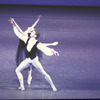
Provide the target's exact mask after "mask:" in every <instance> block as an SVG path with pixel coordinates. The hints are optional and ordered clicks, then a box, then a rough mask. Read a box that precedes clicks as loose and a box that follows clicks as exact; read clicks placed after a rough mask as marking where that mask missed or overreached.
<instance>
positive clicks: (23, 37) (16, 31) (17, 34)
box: [9, 18, 28, 43]
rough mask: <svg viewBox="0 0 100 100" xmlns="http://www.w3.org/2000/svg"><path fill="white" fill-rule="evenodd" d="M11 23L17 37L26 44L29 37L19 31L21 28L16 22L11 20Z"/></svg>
mask: <svg viewBox="0 0 100 100" xmlns="http://www.w3.org/2000/svg"><path fill="white" fill-rule="evenodd" d="M9 21H10V23H11V24H12V25H13V30H14V33H15V35H16V36H17V37H18V38H19V39H21V40H22V41H24V42H25V43H26V41H27V38H28V37H27V36H26V35H24V34H22V33H21V31H20V30H19V27H18V26H17V24H16V22H15V21H14V19H13V18H11V19H10V20H9Z"/></svg>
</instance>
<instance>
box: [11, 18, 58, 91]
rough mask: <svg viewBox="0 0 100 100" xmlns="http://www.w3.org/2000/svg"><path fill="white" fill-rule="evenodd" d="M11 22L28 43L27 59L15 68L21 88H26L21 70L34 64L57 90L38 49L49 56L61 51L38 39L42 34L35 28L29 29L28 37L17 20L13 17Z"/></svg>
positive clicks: (17, 33) (16, 31)
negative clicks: (41, 61) (42, 62)
mask: <svg viewBox="0 0 100 100" xmlns="http://www.w3.org/2000/svg"><path fill="white" fill-rule="evenodd" d="M10 22H11V24H12V25H13V29H14V31H15V34H16V35H17V36H18V37H19V38H20V39H21V40H22V41H24V42H25V44H26V45H25V46H26V59H25V60H23V61H22V62H21V63H20V64H19V66H18V67H17V68H16V70H15V72H16V74H17V77H18V79H19V82H20V87H19V89H20V90H25V88H24V80H23V75H22V73H21V71H22V70H23V69H25V68H27V67H29V65H30V64H32V65H33V66H34V67H36V68H37V70H38V71H39V72H40V73H41V74H42V75H43V76H44V78H45V79H46V80H47V81H48V82H49V84H50V85H51V87H52V89H53V91H57V89H56V87H55V85H54V84H53V82H52V80H51V77H50V76H49V75H48V74H47V73H46V72H45V70H44V69H43V67H42V65H41V63H40V62H39V60H38V56H36V52H37V49H39V50H41V51H42V52H43V53H45V54H46V55H48V56H52V55H53V54H55V55H57V56H59V53H58V52H57V51H55V50H54V49H51V48H49V47H47V46H46V45H44V44H43V43H41V42H38V41H37V38H38V37H39V36H40V34H39V32H38V31H37V30H35V29H34V30H31V29H29V28H28V30H27V31H28V32H30V37H28V36H26V35H23V34H22V33H21V32H19V29H18V27H17V25H16V22H15V21H14V19H13V18H11V19H10ZM30 30H31V31H30Z"/></svg>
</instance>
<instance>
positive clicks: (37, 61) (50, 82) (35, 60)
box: [32, 57, 57, 91]
mask: <svg viewBox="0 0 100 100" xmlns="http://www.w3.org/2000/svg"><path fill="white" fill-rule="evenodd" d="M32 64H33V65H34V66H35V67H36V68H37V70H38V71H39V72H40V73H41V74H42V75H43V76H44V78H45V79H46V80H47V81H48V82H49V84H50V85H51V87H52V89H53V91H57V89H56V87H55V85H54V84H53V82H52V80H51V77H50V76H49V75H48V74H47V73H46V72H45V70H44V69H43V67H42V65H41V63H40V62H39V60H38V57H36V58H35V59H34V60H33V61H32Z"/></svg>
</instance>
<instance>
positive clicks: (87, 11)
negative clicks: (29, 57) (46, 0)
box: [0, 5, 100, 99]
mask: <svg viewBox="0 0 100 100" xmlns="http://www.w3.org/2000/svg"><path fill="white" fill-rule="evenodd" d="M40 14H41V15H42V16H43V18H42V19H41V20H40V22H39V23H38V25H37V26H36V29H38V30H39V31H40V33H41V36H40V38H39V41H41V42H44V43H48V42H54V41H58V42H59V44H58V45H57V46H55V47H51V48H54V49H55V50H57V51H58V52H59V54H60V56H59V57H56V56H52V57H48V56H45V55H43V59H42V61H41V63H42V65H43V68H44V69H45V71H46V72H47V73H48V74H49V75H50V76H51V78H52V80H53V82H54V84H55V85H56V87H57V89H58V91H57V92H53V91H52V89H51V87H50V85H49V84H48V83H47V82H46V80H45V79H44V78H43V77H42V76H41V74H40V73H39V72H38V71H37V70H36V69H35V68H33V73H32V76H33V79H32V84H31V85H27V74H28V72H27V70H24V71H23V72H22V73H23V75H24V80H25V81H24V82H25V88H26V90H25V91H19V90H18V89H17V88H18V86H19V82H18V79H17V76H16V74H15V68H16V64H15V55H16V50H17V45H18V38H17V37H16V36H15V35H14V32H13V29H12V26H11V24H10V23H9V22H8V20H9V18H10V17H13V18H14V19H15V21H16V22H17V23H18V25H19V26H20V27H21V28H22V29H23V31H25V29H26V28H27V27H29V26H31V25H32V24H33V23H34V22H35V20H36V19H37V18H38V16H39V15H40ZM79 98H80V99H90V98H91V99H94V98H95V99H97V98H100V8H99V7H56V6H17V5H16V6H7V5H0V99H79Z"/></svg>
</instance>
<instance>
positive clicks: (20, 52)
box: [16, 15, 42, 84]
mask: <svg viewBox="0 0 100 100" xmlns="http://www.w3.org/2000/svg"><path fill="white" fill-rule="evenodd" d="M41 17H42V16H41V15H40V16H39V17H38V19H37V20H36V21H35V23H34V24H33V25H32V26H31V27H30V29H31V28H34V27H35V26H36V25H37V23H38V22H39V20H40V18H41ZM16 25H17V27H18V29H19V32H21V33H22V34H24V35H28V31H27V30H26V31H25V32H23V31H22V30H21V28H20V27H19V26H18V24H16ZM28 36H29V35H28ZM25 58H26V53H25V43H24V42H23V41H22V40H21V39H19V45H18V48H17V53H16V65H17V66H18V65H19V64H20V63H21V62H22V61H23V60H25ZM31 80H32V66H30V67H29V68H28V78H27V83H28V84H31Z"/></svg>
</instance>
